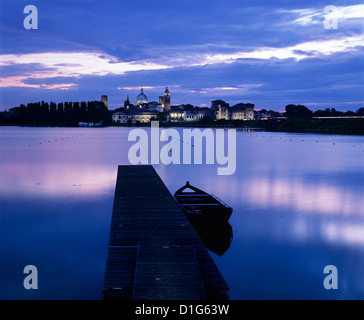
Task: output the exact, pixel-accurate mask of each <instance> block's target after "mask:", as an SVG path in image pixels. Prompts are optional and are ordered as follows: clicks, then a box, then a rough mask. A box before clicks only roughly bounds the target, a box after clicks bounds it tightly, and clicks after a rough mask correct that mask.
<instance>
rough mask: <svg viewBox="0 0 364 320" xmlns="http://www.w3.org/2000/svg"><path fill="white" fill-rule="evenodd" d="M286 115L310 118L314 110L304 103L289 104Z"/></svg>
mask: <svg viewBox="0 0 364 320" xmlns="http://www.w3.org/2000/svg"><path fill="white" fill-rule="evenodd" d="M285 115H286V116H287V117H288V118H310V117H312V115H313V112H312V111H311V110H309V109H308V108H306V107H305V106H303V105H294V104H289V105H287V106H286V113H285Z"/></svg>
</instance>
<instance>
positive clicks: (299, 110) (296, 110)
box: [284, 104, 364, 118]
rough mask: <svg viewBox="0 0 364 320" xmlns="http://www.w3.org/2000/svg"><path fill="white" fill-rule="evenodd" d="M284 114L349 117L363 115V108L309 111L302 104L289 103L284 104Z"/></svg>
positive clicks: (309, 116)
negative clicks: (354, 110)
mask: <svg viewBox="0 0 364 320" xmlns="http://www.w3.org/2000/svg"><path fill="white" fill-rule="evenodd" d="M284 116H286V117H288V118H312V117H350V116H364V108H359V109H358V110H357V111H356V112H353V111H337V110H335V109H334V108H331V109H330V108H326V109H325V110H317V111H311V110H310V109H308V108H307V107H305V106H303V105H294V104H289V105H287V106H286V112H285V113H284Z"/></svg>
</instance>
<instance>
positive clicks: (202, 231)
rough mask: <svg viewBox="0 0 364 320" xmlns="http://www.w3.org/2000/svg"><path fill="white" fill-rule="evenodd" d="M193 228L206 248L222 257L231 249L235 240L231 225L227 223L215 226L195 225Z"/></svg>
mask: <svg viewBox="0 0 364 320" xmlns="http://www.w3.org/2000/svg"><path fill="white" fill-rule="evenodd" d="M193 227H194V228H195V230H196V232H197V233H198V235H199V236H200V238H201V240H202V242H203V243H204V245H205V246H206V248H207V249H209V250H210V251H212V252H214V253H216V254H217V255H219V256H222V255H223V254H224V253H225V252H226V251H227V250H228V249H229V248H230V245H231V242H232V240H233V229H232V227H231V225H230V223H228V222H226V221H222V223H214V224H208V223H200V224H193Z"/></svg>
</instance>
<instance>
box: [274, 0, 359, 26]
mask: <svg viewBox="0 0 364 320" xmlns="http://www.w3.org/2000/svg"><path fill="white" fill-rule="evenodd" d="M325 8H326V10H325ZM332 8H333V9H335V10H329V9H330V7H328V6H327V7H322V8H305V9H294V10H282V9H280V10H277V12H278V13H282V14H293V15H295V16H296V18H295V19H294V20H292V21H291V22H290V23H292V24H298V25H302V26H308V25H313V24H322V23H323V22H324V20H325V19H331V18H337V19H338V21H339V23H340V24H341V23H343V24H350V23H355V24H357V23H358V21H357V19H364V4H358V5H351V6H333V7H332Z"/></svg>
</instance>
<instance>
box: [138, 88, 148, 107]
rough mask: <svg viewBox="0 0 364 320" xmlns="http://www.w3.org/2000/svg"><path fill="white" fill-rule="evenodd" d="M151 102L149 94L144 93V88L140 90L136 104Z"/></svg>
mask: <svg viewBox="0 0 364 320" xmlns="http://www.w3.org/2000/svg"><path fill="white" fill-rule="evenodd" d="M145 103H149V102H148V98H147V96H146V95H145V94H144V90H143V88H142V89H141V90H140V94H139V95H138V96H137V99H136V102H135V105H136V106H140V105H141V104H145Z"/></svg>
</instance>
